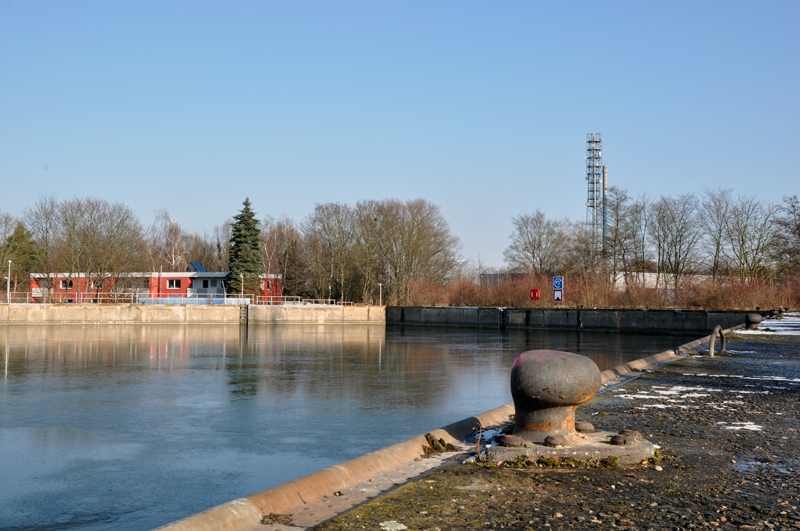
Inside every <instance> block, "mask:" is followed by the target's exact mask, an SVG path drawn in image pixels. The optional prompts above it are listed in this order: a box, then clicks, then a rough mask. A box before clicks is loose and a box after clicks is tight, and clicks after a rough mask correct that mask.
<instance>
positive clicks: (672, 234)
mask: <svg viewBox="0 0 800 531" xmlns="http://www.w3.org/2000/svg"><path fill="white" fill-rule="evenodd" d="M650 226H651V230H650V237H651V239H652V241H653V242H654V244H655V247H656V255H657V266H658V273H659V274H661V273H663V274H664V276H665V278H664V285H665V286H669V285H670V284H671V285H672V288H673V289H676V290H677V289H679V288H680V281H681V279H682V278H683V277H684V276H685V275H686V274H687V273H689V272H690V271H692V270H694V269H695V267H696V264H697V260H696V248H697V244H698V242H699V240H700V237H701V235H702V231H701V224H700V220H699V217H698V201H697V198H696V197H695V196H694V194H687V195H679V196H678V197H664V196H662V197H661V199H659V200H658V201H657V202H656V203H654V204H653V205H652V208H651V223H650Z"/></svg>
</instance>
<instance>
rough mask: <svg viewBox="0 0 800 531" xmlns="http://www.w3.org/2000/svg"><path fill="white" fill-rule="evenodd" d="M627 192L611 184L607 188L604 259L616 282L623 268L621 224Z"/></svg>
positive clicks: (623, 247) (623, 218)
mask: <svg viewBox="0 0 800 531" xmlns="http://www.w3.org/2000/svg"><path fill="white" fill-rule="evenodd" d="M629 202H630V198H629V197H628V192H627V191H625V190H622V189H621V188H618V187H616V186H612V187H611V188H609V189H608V200H607V203H606V212H607V215H608V219H607V225H606V238H605V249H606V252H605V259H606V264H607V267H608V271H609V274H610V277H611V279H612V280H613V281H614V282H616V280H617V278H618V277H619V275H620V273H621V272H622V270H623V269H624V267H625V266H624V263H623V257H624V256H625V245H624V244H625V237H624V233H623V225H624V223H625V215H626V212H627V210H628V207H629Z"/></svg>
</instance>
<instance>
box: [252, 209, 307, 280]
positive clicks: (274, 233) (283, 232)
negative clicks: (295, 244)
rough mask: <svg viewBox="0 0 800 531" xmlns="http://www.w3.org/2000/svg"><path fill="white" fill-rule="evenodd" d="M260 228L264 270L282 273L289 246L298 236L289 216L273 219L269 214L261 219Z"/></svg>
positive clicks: (271, 272) (270, 272)
mask: <svg viewBox="0 0 800 531" xmlns="http://www.w3.org/2000/svg"><path fill="white" fill-rule="evenodd" d="M260 228H261V247H262V252H263V259H264V271H265V272H266V273H269V274H279V275H283V274H284V269H285V264H284V261H285V259H286V255H287V251H288V249H289V246H290V245H291V243H292V241H296V240H297V238H298V236H299V235H298V232H297V229H296V228H295V227H294V224H293V223H292V220H290V219H289V218H283V219H280V220H275V219H274V218H272V217H271V216H267V217H266V218H264V219H263V220H262V221H261V226H260Z"/></svg>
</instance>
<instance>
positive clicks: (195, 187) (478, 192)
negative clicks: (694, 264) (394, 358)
mask: <svg viewBox="0 0 800 531" xmlns="http://www.w3.org/2000/svg"><path fill="white" fill-rule="evenodd" d="M797 20H800V2H797V1H790V2H749V3H743V2H711V1H704V2H614V1H610V2H596V1H594V2H577V1H576V2H549V3H535V2H505V3H502V2H492V3H490V2H469V1H458V2H412V1H406V2H375V1H370V2H349V1H342V2H302V1H292V2H288V1H285V2H268V1H253V2H250V1H231V2H203V1H192V2H188V1H186V2H178V1H173V2H169V1H167V2H164V1H144V0H140V1H136V2H127V1H118V2H104V1H103V2H101V1H96V2H95V1H80V0H73V1H70V2H56V1H48V2H44V1H36V0H24V1H23V0H5V1H4V2H2V3H0V183H2V187H1V188H0V210H3V211H6V212H10V213H12V214H15V215H18V214H20V213H21V212H22V210H23V209H24V208H25V207H26V206H29V205H30V204H32V203H33V201H34V200H35V199H36V197H37V195H39V194H40V193H52V194H54V195H56V196H57V197H59V198H67V197H71V196H76V195H77V196H88V195H91V196H99V197H104V198H106V199H109V200H115V201H122V202H124V203H126V204H128V205H129V206H130V207H132V208H133V209H134V210H135V211H136V212H137V213H138V214H139V215H140V217H141V219H142V221H143V223H145V224H149V223H150V222H151V221H152V218H153V213H154V211H156V210H157V209H160V208H167V209H169V211H170V213H171V214H172V215H173V217H175V218H177V219H178V220H179V221H180V222H181V223H182V225H183V226H184V228H186V229H188V230H190V231H200V232H203V231H210V230H212V228H213V227H214V225H218V224H220V223H222V221H224V219H225V218H226V217H228V216H231V215H233V214H235V213H236V212H237V211H238V210H239V208H240V207H241V202H242V200H243V199H244V198H245V196H249V197H250V198H251V201H252V203H253V206H254V208H255V210H256V212H257V213H258V215H259V216H264V215H267V214H269V215H272V216H274V217H280V216H283V215H287V216H289V217H290V218H292V219H295V220H298V221H299V220H300V219H302V218H303V217H304V216H305V215H306V214H308V213H309V212H310V211H311V210H312V209H313V208H314V204H315V203H325V202H346V203H351V204H353V203H355V202H356V201H358V200H361V199H384V198H398V199H401V200H406V199H413V198H417V197H423V198H425V199H427V200H429V201H431V202H433V203H435V204H437V205H439V206H440V207H441V209H442V211H443V213H444V215H445V217H446V219H447V220H448V222H449V223H450V225H451V228H452V230H453V232H454V233H455V234H456V235H457V236H459V237H460V238H461V241H462V247H463V251H462V252H463V255H464V257H465V258H468V259H472V260H477V259H478V257H479V256H480V259H481V261H482V262H483V264H485V265H495V266H499V265H502V252H503V249H504V248H505V247H506V246H507V245H508V236H509V235H510V233H511V231H512V224H511V218H512V216H515V215H520V214H524V213H530V212H533V211H534V210H535V209H540V210H542V211H544V212H545V213H547V215H548V216H550V217H555V218H562V217H568V218H570V219H581V220H582V219H583V218H584V216H585V201H586V198H585V195H586V181H585V180H584V172H585V169H584V147H585V135H586V133H589V132H594V131H597V132H602V133H603V135H604V138H605V142H604V149H603V156H604V162H605V164H607V165H608V166H609V175H610V179H609V180H610V183H611V184H612V185H616V186H620V187H622V188H625V189H627V190H628V191H629V193H631V195H639V194H641V193H647V194H648V195H650V196H651V197H658V196H659V195H661V194H677V193H689V192H697V193H701V192H702V190H703V189H704V188H709V187H712V188H713V187H720V186H721V187H729V188H733V189H734V190H735V191H736V192H737V193H750V194H755V195H757V196H758V197H760V198H762V199H764V200H768V201H776V202H777V201H780V200H781V198H782V197H783V196H784V195H794V194H800V178H799V177H800V175H798V173H799V172H798V167H799V166H798V164H797V162H796V159H797V158H798V154H800V149H798V147H797V146H798V135H797V134H796V133H797V131H800V103H799V102H798V99H799V98H800V68H799V67H800V53H799V52H798V50H800V36H799V35H800V32H798V31H797V29H796V22H797Z"/></svg>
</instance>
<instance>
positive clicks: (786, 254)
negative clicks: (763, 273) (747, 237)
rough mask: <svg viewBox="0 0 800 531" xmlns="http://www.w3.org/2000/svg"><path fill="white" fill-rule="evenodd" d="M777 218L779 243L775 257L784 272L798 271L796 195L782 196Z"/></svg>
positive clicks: (799, 233) (799, 237) (799, 222)
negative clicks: (779, 213)
mask: <svg viewBox="0 0 800 531" xmlns="http://www.w3.org/2000/svg"><path fill="white" fill-rule="evenodd" d="M780 212H781V215H780V216H779V217H778V218H777V220H776V221H777V223H778V226H779V227H780V231H779V238H780V239H779V244H778V248H777V253H776V254H777V259H778V261H779V264H780V267H781V269H782V270H783V271H784V272H798V271H800V199H798V198H797V196H796V195H793V196H791V197H789V196H786V197H784V198H783V205H782V206H781V207H780Z"/></svg>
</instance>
